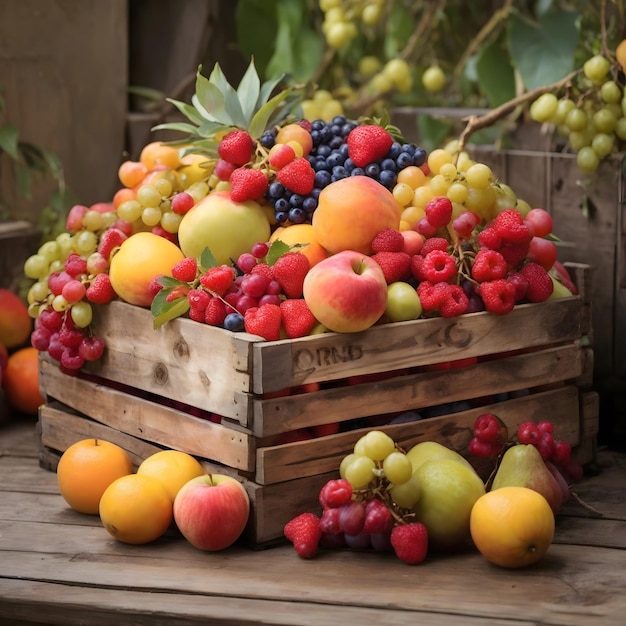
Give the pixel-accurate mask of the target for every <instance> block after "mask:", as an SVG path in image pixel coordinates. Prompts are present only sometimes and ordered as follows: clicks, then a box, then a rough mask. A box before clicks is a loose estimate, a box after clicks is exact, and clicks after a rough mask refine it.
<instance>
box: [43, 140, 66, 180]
mask: <svg viewBox="0 0 626 626" xmlns="http://www.w3.org/2000/svg"><path fill="white" fill-rule="evenodd" d="M39 151H40V152H41V156H42V157H43V158H44V159H45V161H46V163H47V165H48V170H49V171H50V174H51V175H52V177H53V178H54V179H55V180H59V179H60V178H61V177H62V176H63V166H62V165H61V160H60V159H59V157H58V156H57V155H56V154H54V153H53V152H50V150H48V149H47V148H42V147H41V146H40V147H39Z"/></svg>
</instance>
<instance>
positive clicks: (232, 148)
mask: <svg viewBox="0 0 626 626" xmlns="http://www.w3.org/2000/svg"><path fill="white" fill-rule="evenodd" d="M253 149H254V141H253V140H252V137H250V135H249V134H248V133H247V132H246V131H245V130H232V131H230V132H229V133H228V134H227V135H226V136H225V137H224V138H223V139H222V140H221V141H220V143H219V145H218V146H217V153H218V154H219V155H220V158H221V159H223V160H224V161H228V162H229V163H233V164H234V165H245V164H246V163H247V162H248V161H249V160H250V157H251V156H252V150H253Z"/></svg>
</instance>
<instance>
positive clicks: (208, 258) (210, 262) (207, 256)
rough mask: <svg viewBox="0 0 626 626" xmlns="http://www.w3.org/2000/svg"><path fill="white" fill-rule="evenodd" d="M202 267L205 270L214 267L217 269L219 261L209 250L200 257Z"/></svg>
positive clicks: (205, 250) (204, 251)
mask: <svg viewBox="0 0 626 626" xmlns="http://www.w3.org/2000/svg"><path fill="white" fill-rule="evenodd" d="M200 267H201V268H202V269H203V270H208V269H211V268H212V267H217V260H216V258H215V257H214V256H213V253H212V252H211V250H209V248H205V249H204V250H203V251H202V254H201V255H200Z"/></svg>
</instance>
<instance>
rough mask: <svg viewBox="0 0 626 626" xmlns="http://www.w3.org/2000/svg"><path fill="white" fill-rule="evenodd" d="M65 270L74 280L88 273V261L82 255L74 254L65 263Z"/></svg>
mask: <svg viewBox="0 0 626 626" xmlns="http://www.w3.org/2000/svg"><path fill="white" fill-rule="evenodd" d="M63 269H64V270H65V272H66V273H67V274H69V275H70V276H71V277H72V278H76V277H77V276H80V275H81V274H86V273H87V261H86V260H85V259H83V257H82V256H80V254H76V253H75V252H72V253H71V254H70V255H69V256H68V257H67V258H66V259H65V261H64V263H63Z"/></svg>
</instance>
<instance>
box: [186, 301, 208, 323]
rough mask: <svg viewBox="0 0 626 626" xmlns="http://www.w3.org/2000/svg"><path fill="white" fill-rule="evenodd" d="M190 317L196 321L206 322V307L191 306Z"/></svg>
mask: <svg viewBox="0 0 626 626" xmlns="http://www.w3.org/2000/svg"><path fill="white" fill-rule="evenodd" d="M210 297H211V296H209V298H210ZM188 315H189V319H190V320H193V321H194V322H199V323H200V324H205V323H206V322H205V320H204V309H197V308H196V307H195V306H190V307H189V313H188Z"/></svg>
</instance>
